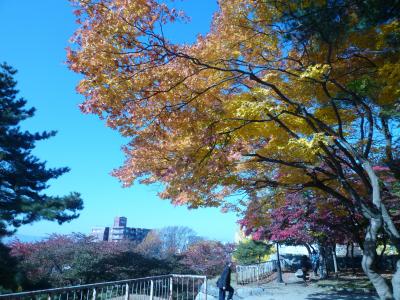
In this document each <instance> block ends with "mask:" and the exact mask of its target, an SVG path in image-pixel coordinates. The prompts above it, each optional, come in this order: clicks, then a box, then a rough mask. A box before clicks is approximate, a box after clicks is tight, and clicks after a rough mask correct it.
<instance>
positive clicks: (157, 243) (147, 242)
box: [135, 230, 164, 258]
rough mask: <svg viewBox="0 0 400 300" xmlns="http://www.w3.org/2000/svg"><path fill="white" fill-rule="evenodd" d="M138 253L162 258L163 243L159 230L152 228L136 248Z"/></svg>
mask: <svg viewBox="0 0 400 300" xmlns="http://www.w3.org/2000/svg"><path fill="white" fill-rule="evenodd" d="M135 250H136V251H137V252H138V253H140V254H142V255H144V256H146V257H153V258H162V257H163V256H164V255H163V245H162V240H161V237H160V234H159V233H158V231H157V230H151V231H150V232H149V233H148V234H147V235H146V237H145V238H144V240H143V241H141V242H140V243H139V244H138V245H137V246H136V249H135Z"/></svg>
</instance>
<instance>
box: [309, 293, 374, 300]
mask: <svg viewBox="0 0 400 300" xmlns="http://www.w3.org/2000/svg"><path fill="white" fill-rule="evenodd" d="M322 299H323V300H350V299H351V300H379V298H378V297H377V296H374V295H372V294H366V293H359V292H345V291H331V292H320V293H313V294H310V295H308V296H307V298H306V300H322Z"/></svg>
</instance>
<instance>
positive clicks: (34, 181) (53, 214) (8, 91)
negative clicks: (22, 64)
mask: <svg viewBox="0 0 400 300" xmlns="http://www.w3.org/2000/svg"><path fill="white" fill-rule="evenodd" d="M15 73H16V70H14V69H13V68H12V67H11V66H9V65H7V64H5V63H4V64H1V65H0V237H2V236H5V235H9V234H11V233H13V232H15V230H16V228H18V227H19V226H21V225H22V224H28V223H32V222H34V221H38V220H41V219H45V220H55V221H58V223H60V224H61V223H63V222H67V221H70V220H72V219H75V218H77V217H78V216H79V214H78V212H79V210H81V209H82V208H83V202H82V199H81V198H80V194H79V193H76V192H72V193H70V194H69V195H66V196H62V197H58V196H49V195H46V194H45V192H44V190H45V189H46V188H48V184H47V182H48V181H49V180H50V179H54V178H57V177H59V176H60V175H62V174H64V173H66V172H68V171H69V169H68V168H52V169H48V168H46V165H45V162H41V161H40V160H39V159H38V158H37V157H35V156H33V155H32V153H31V151H32V149H33V148H34V147H35V142H36V141H40V140H45V139H48V138H50V137H52V136H54V135H55V132H54V131H51V132H43V133H31V132H29V131H22V130H21V128H20V127H19V123H20V122H21V121H23V120H25V119H27V118H30V117H32V116H33V115H34V112H35V109H34V108H30V109H27V108H25V105H26V100H25V99H23V98H18V90H16V84H17V83H16V81H15V80H14V78H13V76H14V74H15Z"/></svg>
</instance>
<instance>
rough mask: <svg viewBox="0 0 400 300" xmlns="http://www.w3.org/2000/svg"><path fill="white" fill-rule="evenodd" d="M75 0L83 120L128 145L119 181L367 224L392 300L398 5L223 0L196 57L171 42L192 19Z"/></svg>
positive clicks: (398, 241)
mask: <svg viewBox="0 0 400 300" xmlns="http://www.w3.org/2000/svg"><path fill="white" fill-rule="evenodd" d="M73 2H74V3H75V4H76V5H77V12H76V13H77V15H78V21H79V23H81V24H82V25H81V26H80V28H79V29H78V30H77V31H76V33H75V35H74V46H73V49H70V50H69V51H68V62H69V65H70V67H71V69H73V70H74V71H76V72H78V73H81V74H83V76H84V78H83V80H82V81H81V82H80V83H79V85H78V87H77V89H78V91H79V92H80V93H81V94H82V95H83V96H84V97H85V100H86V101H85V102H84V103H83V104H82V106H81V109H82V111H83V112H86V113H94V114H97V115H99V116H100V117H102V118H105V119H106V120H107V124H108V125H109V126H110V127H112V128H115V129H117V130H119V131H120V132H121V134H122V135H124V136H126V137H128V138H130V139H131V141H130V142H129V144H128V145H127V146H126V148H125V149H124V150H125V153H126V158H127V159H126V162H125V164H124V165H123V166H122V167H121V168H120V169H118V170H116V171H115V173H114V174H115V176H117V177H118V178H120V179H121V181H122V182H123V183H124V185H127V186H129V185H131V184H133V183H134V182H135V180H141V181H142V182H144V183H153V182H161V183H162V186H163V187H165V188H164V190H163V192H162V193H160V196H161V197H162V198H165V199H170V200H171V201H172V202H173V203H174V204H176V205H187V206H189V207H190V208H196V207H201V206H223V208H224V209H234V210H240V209H241V208H243V207H245V208H246V207H247V206H249V205H251V201H252V199H251V198H257V197H258V195H259V194H263V193H265V192H267V191H270V190H274V193H271V195H270V196H269V198H268V199H267V200H268V201H266V202H268V203H267V206H269V208H271V209H278V210H276V211H279V207H281V208H282V207H283V206H285V205H286V204H285V195H286V193H294V194H295V193H298V192H300V193H301V192H305V193H307V194H308V195H312V197H314V198H315V199H314V200H315V201H314V203H312V205H313V206H314V207H316V208H318V209H319V210H320V211H321V212H324V213H328V212H332V215H333V216H332V218H335V216H338V215H340V214H341V213H342V211H344V212H346V216H341V217H344V219H342V220H346V223H345V225H346V226H349V227H351V226H353V225H354V226H358V225H359V224H358V220H359V217H360V216H361V217H362V219H363V222H365V223H364V224H367V226H368V230H367V231H366V232H365V236H364V239H365V246H367V247H368V249H365V251H364V256H365V259H364V260H363V268H364V270H365V272H366V273H367V274H368V276H370V279H371V281H372V282H373V283H374V286H375V287H376V289H377V291H378V293H379V295H380V297H381V298H382V299H383V298H385V297H386V298H390V297H392V294H393V291H392V290H391V287H390V286H388V285H387V284H386V283H385V281H384V280H383V278H382V277H380V276H379V275H378V274H377V273H376V272H374V271H373V270H372V262H373V260H374V258H375V248H376V243H377V239H378V232H380V231H381V230H384V231H385V232H386V234H387V235H388V236H389V237H390V239H391V243H392V244H393V245H394V246H395V247H396V248H397V249H400V232H399V231H400V229H399V225H398V224H399V223H396V218H397V216H396V215H395V213H394V212H395V211H396V210H397V211H398V208H399V207H398V205H399V204H398V203H399V201H398V200H399V199H398V196H397V195H396V192H395V190H394V187H395V184H393V183H391V181H398V178H400V177H399V174H400V173H399V170H400V167H399V166H400V164H399V161H400V160H399V146H400V144H399V142H400V140H399V139H398V138H397V137H398V130H397V129H398V127H399V125H400V124H399V119H398V117H397V116H396V117H394V116H392V115H389V114H387V112H388V111H396V112H397V111H398V110H399V96H400V89H399V74H400V64H399V57H400V48H399V43H398V36H399V34H400V21H399V18H398V16H399V15H400V13H399V7H400V5H399V1H396V0H393V1H376V0H367V1H302V0H300V1H297V0H293V1H264V0H263V1H258V0H221V1H219V10H218V12H217V13H216V14H215V15H214V18H213V23H212V26H211V30H210V32H209V33H208V34H206V35H204V36H199V37H198V39H197V40H196V42H194V43H193V44H190V45H187V44H178V43H173V42H171V41H170V39H168V37H166V36H164V34H163V31H162V30H160V29H159V28H162V27H163V26H165V24H168V23H173V22H174V21H175V20H176V19H182V18H184V16H182V14H180V13H179V12H177V11H176V10H174V9H172V8H170V7H168V6H167V5H165V4H161V3H159V2H158V1H154V0H142V1H125V0H124V1H123V0H92V1H87V0H85V1H79V0H76V1H73ZM383 2H384V3H383ZM379 166H383V167H386V168H388V170H387V172H388V173H390V174H386V175H385V174H383V173H380V172H379V171H377V170H375V169H374V168H376V167H379ZM386 176H388V177H389V178H390V179H389V180H388V178H387V177H386ZM385 177H386V178H385ZM237 193H240V194H245V195H247V196H248V197H247V198H244V199H245V200H242V201H241V200H237V197H228V196H231V195H235V194H237ZM333 199H335V200H333ZM394 199H395V200H394ZM300 200H307V197H300ZM336 201H338V202H336ZM332 203H338V204H339V205H338V208H339V209H338V210H336V209H334V208H336V206H335V207H333V206H332ZM395 203H397V204H395ZM290 205H292V206H293V207H294V208H295V210H297V212H296V213H294V215H296V214H298V213H299V212H300V211H301V210H302V209H303V208H302V207H301V206H298V205H295V204H294V203H292V204H290ZM344 208H345V209H344ZM267 216H268V217H270V216H271V215H267ZM341 217H340V218H341ZM338 220H339V219H338ZM273 221H274V220H271V219H268V220H266V223H267V224H271V223H272V222H273ZM291 221H292V223H293V221H294V220H293V219H292V220H291ZM316 221H318V222H317V224H318V225H319V226H325V225H324V224H323V222H320V221H323V220H316ZM312 224H313V222H311V224H310V226H311V225H312ZM336 224H340V223H336ZM314 225H315V223H314ZM325 228H326V229H327V230H328V229H330V228H329V226H326V227H325ZM357 228H359V229H360V231H362V230H363V229H364V228H365V227H364V226H358V227H357ZM326 233H328V231H325V232H324V234H326ZM372 233H373V234H372ZM396 274H397V273H396ZM399 274H400V273H399ZM399 276H400V275H396V276H394V277H393V284H392V286H393V288H396V287H398V286H400V284H399V283H400V277H399ZM396 280H397V281H396ZM399 293H400V292H397V294H399Z"/></svg>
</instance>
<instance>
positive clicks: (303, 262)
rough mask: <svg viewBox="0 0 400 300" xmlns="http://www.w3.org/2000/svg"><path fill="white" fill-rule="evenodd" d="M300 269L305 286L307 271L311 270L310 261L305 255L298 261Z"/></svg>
mask: <svg viewBox="0 0 400 300" xmlns="http://www.w3.org/2000/svg"><path fill="white" fill-rule="evenodd" d="M300 268H301V270H302V271H303V280H304V284H305V285H307V279H308V278H309V277H308V271H309V270H310V269H311V268H312V265H311V262H310V259H309V258H308V256H307V255H303V256H302V257H301V259H300Z"/></svg>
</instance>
